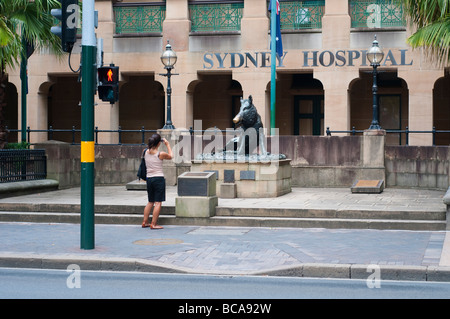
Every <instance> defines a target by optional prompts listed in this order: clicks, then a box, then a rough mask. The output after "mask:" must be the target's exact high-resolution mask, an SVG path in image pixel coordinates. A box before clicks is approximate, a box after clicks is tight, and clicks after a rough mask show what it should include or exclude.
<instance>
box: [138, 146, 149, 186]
mask: <svg viewBox="0 0 450 319" xmlns="http://www.w3.org/2000/svg"><path fill="white" fill-rule="evenodd" d="M146 151H147V149H145V150H144V153H143V154H142V160H141V165H139V169H138V172H137V177H138V178H139V180H141V179H142V180H144V181H146V180H147V166H146V165H145V158H144V156H145V152H146Z"/></svg>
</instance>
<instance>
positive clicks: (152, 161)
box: [144, 150, 164, 178]
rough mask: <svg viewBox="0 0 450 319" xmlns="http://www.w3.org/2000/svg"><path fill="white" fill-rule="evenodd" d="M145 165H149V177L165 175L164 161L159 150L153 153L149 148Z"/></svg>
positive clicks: (145, 156)
mask: <svg viewBox="0 0 450 319" xmlns="http://www.w3.org/2000/svg"><path fill="white" fill-rule="evenodd" d="M144 158H145V165H146V166H147V178H149V177H157V176H162V177H164V173H163V161H162V159H160V158H159V152H158V153H156V154H154V155H152V154H150V152H149V151H148V150H147V151H146V152H145V155H144Z"/></svg>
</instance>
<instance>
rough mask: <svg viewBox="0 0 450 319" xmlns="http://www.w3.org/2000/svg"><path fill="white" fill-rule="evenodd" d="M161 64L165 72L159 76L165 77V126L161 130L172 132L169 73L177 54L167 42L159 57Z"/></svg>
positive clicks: (175, 61) (170, 74)
mask: <svg viewBox="0 0 450 319" xmlns="http://www.w3.org/2000/svg"><path fill="white" fill-rule="evenodd" d="M161 62H162V64H164V68H165V69H166V70H167V73H166V74H160V75H162V76H167V120H166V124H164V127H163V129H168V130H173V129H175V126H173V124H172V110H171V108H172V106H171V95H172V87H171V86H170V77H171V76H172V75H177V74H175V73H174V74H172V73H171V71H172V69H173V66H174V65H175V63H177V54H176V53H175V51H173V50H172V46H171V45H170V44H169V41H167V45H166V50H165V51H164V52H163V54H162V55H161Z"/></svg>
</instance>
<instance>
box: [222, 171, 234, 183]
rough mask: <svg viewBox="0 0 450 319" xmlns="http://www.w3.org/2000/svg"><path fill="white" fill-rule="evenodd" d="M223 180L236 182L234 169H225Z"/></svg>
mask: <svg viewBox="0 0 450 319" xmlns="http://www.w3.org/2000/svg"><path fill="white" fill-rule="evenodd" d="M223 182H224V183H234V169H225V170H223Z"/></svg>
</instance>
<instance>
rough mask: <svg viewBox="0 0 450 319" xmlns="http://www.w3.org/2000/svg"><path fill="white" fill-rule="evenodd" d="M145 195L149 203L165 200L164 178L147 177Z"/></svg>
mask: <svg viewBox="0 0 450 319" xmlns="http://www.w3.org/2000/svg"><path fill="white" fill-rule="evenodd" d="M147 195H148V201H149V202H150V203H154V202H164V201H165V200H166V179H165V178H164V177H162V176H157V177H150V178H147Z"/></svg>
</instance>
